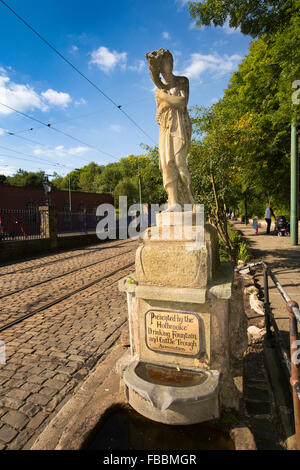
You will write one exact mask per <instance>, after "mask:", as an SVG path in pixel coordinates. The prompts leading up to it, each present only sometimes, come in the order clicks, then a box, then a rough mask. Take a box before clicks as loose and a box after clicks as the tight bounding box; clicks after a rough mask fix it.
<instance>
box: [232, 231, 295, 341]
mask: <svg viewBox="0 0 300 470" xmlns="http://www.w3.org/2000/svg"><path fill="white" fill-rule="evenodd" d="M233 224H234V226H235V228H236V229H237V230H240V231H241V232H242V233H243V235H244V237H245V239H246V240H247V242H248V243H249V244H250V246H251V251H252V253H253V255H254V258H255V261H260V260H262V261H265V262H267V263H268V265H269V266H270V267H271V268H272V272H273V273H274V274H275V276H276V277H277V279H278V280H279V282H280V284H281V285H282V287H283V288H284V289H285V291H286V292H287V294H288V295H289V296H290V297H291V299H292V300H295V301H296V302H297V303H298V304H299V305H300V246H291V244H290V243H291V242H290V240H291V239H290V237H278V236H277V235H276V234H275V233H274V232H273V233H272V232H271V234H270V235H266V233H265V229H264V228H259V233H258V235H255V234H254V230H253V228H252V226H251V225H248V226H245V225H242V224H240V223H237V222H233ZM261 273H262V271H261V270H258V271H257V279H258V281H259V283H260V285H261V286H262V287H263V276H262V274H261ZM269 287H270V293H269V296H270V303H271V308H272V311H273V314H274V316H275V318H276V320H277V324H278V326H279V329H280V330H281V331H282V335H283V338H284V340H285V343H286V344H288V343H287V340H288V332H289V320H288V312H287V310H286V306H285V301H284V299H283V298H282V296H281V294H280V293H279V291H278V290H277V289H276V287H275V285H274V283H273V281H272V280H271V279H269Z"/></svg>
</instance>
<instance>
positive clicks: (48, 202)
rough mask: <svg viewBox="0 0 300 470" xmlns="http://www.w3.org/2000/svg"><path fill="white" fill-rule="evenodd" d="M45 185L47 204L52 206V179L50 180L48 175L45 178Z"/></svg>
mask: <svg viewBox="0 0 300 470" xmlns="http://www.w3.org/2000/svg"><path fill="white" fill-rule="evenodd" d="M43 187H44V191H45V196H46V204H47V206H48V207H50V204H51V198H50V193H51V184H50V181H49V180H48V176H46V177H45V180H44V182H43Z"/></svg>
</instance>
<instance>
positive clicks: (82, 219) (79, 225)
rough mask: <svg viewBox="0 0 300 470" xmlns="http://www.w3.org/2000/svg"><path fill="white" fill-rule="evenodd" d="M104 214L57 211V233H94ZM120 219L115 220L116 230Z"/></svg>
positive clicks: (128, 221)
mask: <svg viewBox="0 0 300 470" xmlns="http://www.w3.org/2000/svg"><path fill="white" fill-rule="evenodd" d="M104 217H105V216H97V215H96V214H88V213H86V212H72V213H71V212H58V213H57V233H58V234H59V235H63V234H68V233H89V232H90V233H95V232H96V228H97V224H98V223H99V222H100V220H102V219H103V218H104ZM132 219H133V217H132V216H127V222H126V223H127V226H128V225H129V224H130V222H131V221H132ZM119 224H120V220H119V219H117V220H116V229H117V230H118V227H119Z"/></svg>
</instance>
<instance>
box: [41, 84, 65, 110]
mask: <svg viewBox="0 0 300 470" xmlns="http://www.w3.org/2000/svg"><path fill="white" fill-rule="evenodd" d="M42 97H43V98H44V99H45V100H46V101H47V102H48V103H49V104H52V105H54V106H61V107H62V108H67V106H68V105H69V103H70V102H71V101H72V99H71V96H70V95H69V93H63V92H62V91H55V90H52V89H51V88H49V90H47V91H44V92H43V93H42Z"/></svg>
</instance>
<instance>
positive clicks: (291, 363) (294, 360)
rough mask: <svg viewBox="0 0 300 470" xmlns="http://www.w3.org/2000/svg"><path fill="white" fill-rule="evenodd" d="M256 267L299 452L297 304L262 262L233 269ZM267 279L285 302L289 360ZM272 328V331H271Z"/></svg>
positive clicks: (298, 312) (299, 396)
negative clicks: (283, 370) (261, 276)
mask: <svg viewBox="0 0 300 470" xmlns="http://www.w3.org/2000/svg"><path fill="white" fill-rule="evenodd" d="M256 266H262V268H263V272H264V300H265V301H264V311H265V324H266V335H267V337H268V338H269V339H270V338H272V337H274V338H275V340H276V341H277V344H278V346H279V351H280V353H281V360H282V362H283V364H284V365H285V367H286V368H287V371H288V374H289V377H290V385H291V388H292V393H293V405H294V418H295V432H296V440H297V448H298V450H300V348H299V346H300V343H299V334H298V322H300V310H299V305H298V304H297V302H295V301H293V300H292V299H291V298H290V296H289V295H288V294H287V293H286V291H285V290H284V288H283V287H282V285H281V284H280V282H279V281H278V279H277V277H276V276H275V275H274V274H273V273H272V270H271V268H270V267H269V266H268V265H267V263H265V262H264V261H259V262H257V263H251V264H248V265H247V266H243V267H242V268H237V269H235V271H236V272H239V271H242V270H243V269H247V268H252V267H256ZM269 277H270V278H271V279H272V281H273V282H274V284H275V286H276V288H277V289H278V291H279V292H280V294H281V295H282V297H283V299H284V300H285V303H286V307H287V310H288V312H289V317H290V331H289V335H290V358H289V356H288V354H287V353H286V351H285V348H284V345H283V340H282V337H281V335H280V331H279V328H278V325H277V323H276V319H275V317H274V315H273V313H272V310H271V306H270V299H269ZM272 327H273V331H272Z"/></svg>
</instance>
